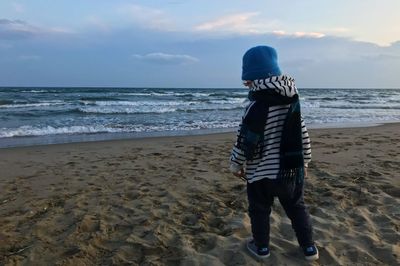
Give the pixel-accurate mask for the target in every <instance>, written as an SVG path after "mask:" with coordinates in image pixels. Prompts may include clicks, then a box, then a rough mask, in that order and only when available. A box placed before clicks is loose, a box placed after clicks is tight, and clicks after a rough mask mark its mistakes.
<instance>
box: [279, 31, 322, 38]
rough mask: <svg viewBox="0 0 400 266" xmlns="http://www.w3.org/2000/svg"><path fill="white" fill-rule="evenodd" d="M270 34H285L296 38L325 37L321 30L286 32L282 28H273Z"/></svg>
mask: <svg viewBox="0 0 400 266" xmlns="http://www.w3.org/2000/svg"><path fill="white" fill-rule="evenodd" d="M272 34H274V35H277V36H286V37H298V38H303V37H305V38H322V37H325V36H326V35H325V34H324V33H321V32H304V31H296V32H293V33H287V32H285V31H283V30H274V31H272Z"/></svg>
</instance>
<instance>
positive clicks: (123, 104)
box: [0, 87, 400, 147]
mask: <svg viewBox="0 0 400 266" xmlns="http://www.w3.org/2000/svg"><path fill="white" fill-rule="evenodd" d="M299 94H300V99H301V106H302V114H303V117H304V119H305V121H306V124H307V125H308V127H314V128H315V127H343V126H357V125H364V124H366V125H371V124H379V123H386V122H400V89H299ZM246 103H247V89H245V88H241V89H212V88H210V89H193V88H190V89H189V88H188V89H176V88H175V89H174V88H169V89H167V88H163V89H160V88H7V87H2V88H0V147H12V146H24V145H34V144H51V143H69V142H76V141H92V140H106V139H118V138H131V137H147V136H175V135H189V134H203V133H213V132H228V131H234V130H236V128H237V126H238V124H239V123H240V120H241V117H242V115H243V108H244V107H245V105H246Z"/></svg>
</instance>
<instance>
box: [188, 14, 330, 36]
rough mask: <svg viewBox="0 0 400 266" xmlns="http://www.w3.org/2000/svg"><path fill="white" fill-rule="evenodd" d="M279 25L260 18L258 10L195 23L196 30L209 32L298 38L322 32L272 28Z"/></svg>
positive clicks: (320, 34)
mask: <svg viewBox="0 0 400 266" xmlns="http://www.w3.org/2000/svg"><path fill="white" fill-rule="evenodd" d="M277 27H279V22H278V21H276V20H272V21H266V20H264V19H262V18H260V13H259V12H247V13H238V14H232V15H227V16H223V17H221V18H218V19H216V20H212V21H208V22H205V23H202V24H200V25H197V26H196V27H195V30H196V31H204V32H206V31H209V32H212V31H214V32H216V31H218V32H232V33H240V34H245V35H247V34H268V33H272V34H274V35H277V36H285V37H298V38H302V37H305V38H321V37H324V36H325V34H324V33H320V32H304V31H297V32H293V33H288V32H285V31H283V30H274V28H277Z"/></svg>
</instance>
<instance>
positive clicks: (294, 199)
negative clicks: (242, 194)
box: [247, 178, 314, 247]
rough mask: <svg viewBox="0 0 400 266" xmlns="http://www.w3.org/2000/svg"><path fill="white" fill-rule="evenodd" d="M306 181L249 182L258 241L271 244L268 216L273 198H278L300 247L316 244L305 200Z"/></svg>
mask: <svg viewBox="0 0 400 266" xmlns="http://www.w3.org/2000/svg"><path fill="white" fill-rule="evenodd" d="M303 187H304V184H303V182H301V183H292V184H287V183H283V182H281V181H279V180H272V179H268V178H264V179H261V180H259V181H255V182H253V183H247V197H248V200H249V215H250V219H251V231H252V233H253V238H254V240H255V244H256V245H257V246H259V247H265V246H267V247H269V231H270V225H269V216H270V214H271V206H272V204H273V201H274V197H277V198H278V199H279V201H280V203H281V205H282V207H283V209H284V210H285V212H286V214H287V216H288V217H289V219H290V220H291V222H292V227H293V229H294V231H295V233H296V236H297V241H298V242H299V245H300V246H301V247H304V246H309V245H312V244H314V241H313V238H312V225H311V220H310V215H309V213H308V211H307V209H306V206H305V204H304V199H303V195H304V194H303Z"/></svg>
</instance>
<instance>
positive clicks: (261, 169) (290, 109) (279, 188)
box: [230, 46, 318, 260]
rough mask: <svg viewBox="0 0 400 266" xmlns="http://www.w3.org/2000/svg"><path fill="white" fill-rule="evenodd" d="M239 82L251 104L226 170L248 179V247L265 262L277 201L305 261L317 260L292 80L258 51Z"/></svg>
mask: <svg viewBox="0 0 400 266" xmlns="http://www.w3.org/2000/svg"><path fill="white" fill-rule="evenodd" d="M242 80H243V81H244V85H246V86H247V87H249V89H250V91H249V99H250V103H249V105H248V106H247V107H246V110H245V114H244V116H243V119H242V123H241V125H240V129H239V133H238V138H237V141H236V143H235V145H234V147H233V150H232V154H231V166H230V170H231V172H232V173H233V174H234V175H236V176H238V177H241V178H245V179H246V180H247V197H248V201H249V216H250V219H251V230H252V234H253V239H252V240H251V241H249V242H248V243H247V248H248V249H249V251H250V252H251V253H252V254H254V255H255V256H257V257H258V258H267V257H269V255H270V250H269V229H270V225H269V215H270V213H271V205H272V203H273V199H274V197H278V199H279V201H280V203H281V205H282V207H283V208H284V210H285V212H286V214H287V216H288V217H289V218H290V220H291V222H292V227H293V229H294V231H295V232H296V236H297V240H298V243H299V245H300V247H301V248H302V249H303V252H304V255H305V257H306V259H307V260H316V259H318V249H317V247H316V246H315V244H314V241H313V238H312V226H311V221H310V215H309V214H308V211H307V209H306V206H305V204H304V200H303V184H304V182H303V181H304V176H305V175H306V173H307V172H306V169H307V167H308V163H309V162H310V161H311V146H310V139H309V136H308V132H307V129H306V127H305V124H304V121H303V119H302V117H301V114H300V104H299V96H298V92H297V88H296V86H295V84H294V79H292V78H291V77H289V76H286V75H282V74H281V71H280V69H279V66H278V62H277V53H276V51H275V49H273V48H271V47H268V46H257V47H253V48H251V49H250V50H248V51H247V52H246V53H245V54H244V56H243V69H242ZM244 166H245V168H244Z"/></svg>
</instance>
